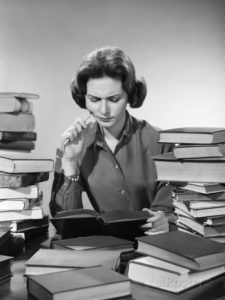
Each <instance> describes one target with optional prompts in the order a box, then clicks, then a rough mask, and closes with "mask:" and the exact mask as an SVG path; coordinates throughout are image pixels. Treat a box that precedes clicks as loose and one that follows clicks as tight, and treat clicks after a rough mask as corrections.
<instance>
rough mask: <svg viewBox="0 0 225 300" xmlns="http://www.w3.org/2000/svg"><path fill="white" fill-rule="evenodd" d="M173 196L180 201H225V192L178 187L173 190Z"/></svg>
mask: <svg viewBox="0 0 225 300" xmlns="http://www.w3.org/2000/svg"><path fill="white" fill-rule="evenodd" d="M172 197H173V198H175V199H176V200H178V201H220V200H221V201H225V192H219V193H211V194H205V193H200V192H194V191H191V190H186V189H182V188H176V189H175V190H173V191H172Z"/></svg>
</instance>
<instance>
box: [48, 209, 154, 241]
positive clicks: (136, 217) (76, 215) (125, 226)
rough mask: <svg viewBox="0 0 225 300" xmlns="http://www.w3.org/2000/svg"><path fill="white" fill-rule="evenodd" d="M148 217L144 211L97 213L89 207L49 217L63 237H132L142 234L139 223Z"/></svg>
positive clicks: (142, 222)
mask: <svg viewBox="0 0 225 300" xmlns="http://www.w3.org/2000/svg"><path fill="white" fill-rule="evenodd" d="M148 218H149V214H148V212H145V211H125V210H124V211H118V210H115V211H110V212H106V213H102V214H100V213H98V212H96V211H94V210H90V209H76V210H72V211H68V212H67V211H64V212H59V213H57V214H56V215H55V217H54V218H52V219H51V222H52V224H53V225H54V226H55V228H56V229H57V231H58V233H60V234H61V235H62V238H63V239H66V238H71V237H78V236H87V235H98V234H102V235H114V236H117V237H120V238H125V239H134V238H135V237H136V236H140V235H143V231H142V230H141V229H140V225H142V224H144V223H145V222H146V220H147V219H148Z"/></svg>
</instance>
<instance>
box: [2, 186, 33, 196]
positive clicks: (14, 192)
mask: <svg viewBox="0 0 225 300" xmlns="http://www.w3.org/2000/svg"><path fill="white" fill-rule="evenodd" d="M38 196H39V188H38V185H30V186H26V187H18V188H0V199H14V198H15V199H19V198H29V199H32V198H33V199H34V198H38Z"/></svg>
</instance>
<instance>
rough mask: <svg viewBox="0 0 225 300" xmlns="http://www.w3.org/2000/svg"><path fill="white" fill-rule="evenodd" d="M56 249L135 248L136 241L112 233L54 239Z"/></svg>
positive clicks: (53, 245)
mask: <svg viewBox="0 0 225 300" xmlns="http://www.w3.org/2000/svg"><path fill="white" fill-rule="evenodd" d="M52 247H53V248H54V249H71V250H94V249H121V250H124V251H129V250H130V251H131V250H134V242H132V241H130V240H126V239H120V238H118V237H115V236H110V235H108V236H107V235H91V236H84V237H77V238H71V239H64V240H58V241H53V243H52Z"/></svg>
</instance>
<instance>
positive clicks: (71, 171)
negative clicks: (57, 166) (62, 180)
mask: <svg viewBox="0 0 225 300" xmlns="http://www.w3.org/2000/svg"><path fill="white" fill-rule="evenodd" d="M62 169H63V170H64V175H65V176H67V177H71V176H77V175H79V174H78V169H79V168H78V163H77V161H75V160H67V159H63V160H62Z"/></svg>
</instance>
